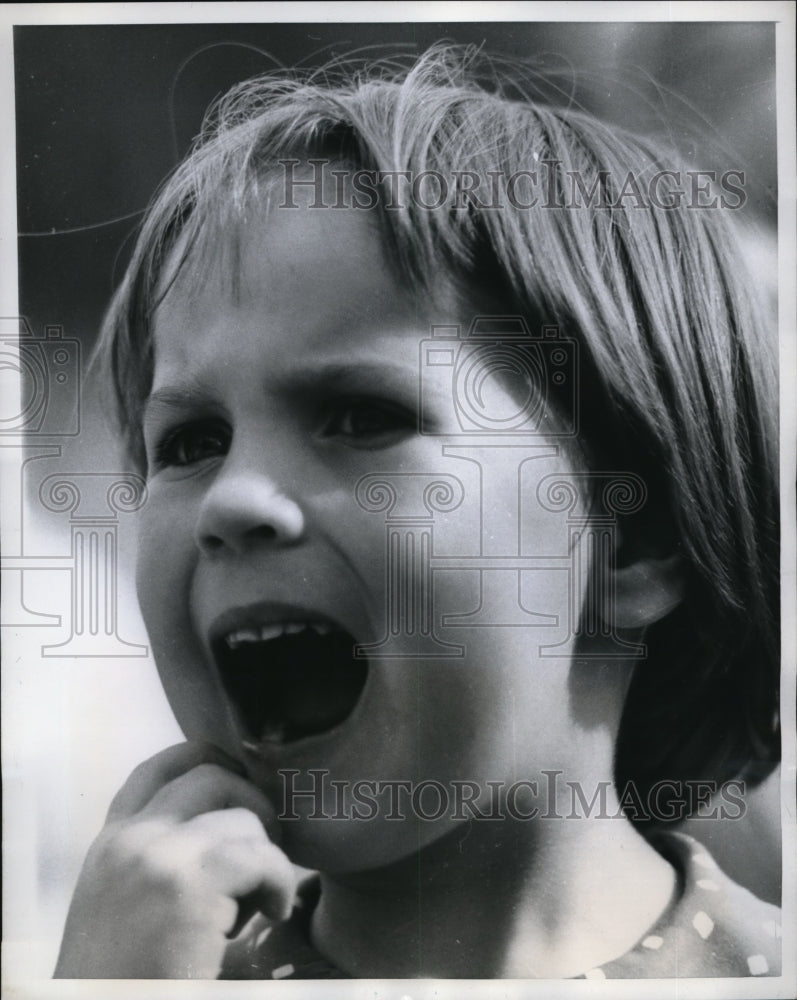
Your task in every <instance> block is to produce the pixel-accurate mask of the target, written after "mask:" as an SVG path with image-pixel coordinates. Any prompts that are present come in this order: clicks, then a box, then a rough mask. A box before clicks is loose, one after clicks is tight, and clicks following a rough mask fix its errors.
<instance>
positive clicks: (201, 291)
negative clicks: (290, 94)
mask: <svg viewBox="0 0 797 1000" xmlns="http://www.w3.org/2000/svg"><path fill="white" fill-rule="evenodd" d="M155 299H156V303H157V304H156V308H155V310H154V313H153V318H154V323H153V328H154V332H155V337H156V339H157V337H158V336H159V333H162V330H163V329H164V327H167V326H169V325H171V324H170V323H164V321H163V320H164V317H167V316H168V317H170V318H171V319H173V316H174V313H175V311H179V312H181V313H186V312H188V313H190V314H192V316H193V317H194V318H201V317H202V316H203V315H204V314H205V313H206V310H207V307H208V304H209V303H212V304H213V305H214V306H217V305H219V303H222V304H224V305H226V306H227V307H229V308H230V309H231V310H232V309H236V308H240V307H241V304H242V303H244V302H246V301H252V300H256V301H257V302H258V303H259V305H260V306H262V307H263V308H264V309H267V310H268V311H269V313H271V314H277V316H280V317H281V316H284V317H286V318H287V317H290V316H291V315H295V316H296V317H297V319H301V320H302V321H303V322H305V323H306V322H307V321H308V320H309V319H310V318H311V317H310V315H309V314H310V313H312V312H313V311H314V312H315V313H316V314H318V313H321V314H322V315H323V314H327V313H328V314H329V316H330V319H335V320H337V321H341V322H342V321H345V320H346V318H347V315H348V314H350V315H351V316H352V318H356V317H359V316H362V315H363V314H367V315H370V316H372V317H373V318H374V320H378V321H379V323H380V325H390V324H392V323H393V322H395V321H398V320H401V319H405V318H406V317H407V316H411V317H413V318H414V319H415V320H416V325H417V324H422V325H423V326H424V327H425V328H427V329H428V328H430V327H431V325H432V324H434V323H452V322H455V321H457V320H459V319H464V320H465V321H466V322H468V321H469V320H470V318H472V315H473V314H474V313H475V312H478V311H479V310H478V308H477V306H476V303H475V300H474V301H471V297H470V296H466V295H464V294H463V293H462V290H461V289H460V288H458V287H457V285H456V283H455V281H454V280H453V279H452V277H451V276H450V275H449V273H448V272H447V270H446V268H445V266H443V265H442V264H441V265H440V266H439V267H438V269H437V271H436V273H435V274H433V275H426V276H424V280H423V282H420V281H415V282H414V281H412V280H411V279H410V278H409V277H408V276H407V275H406V274H405V273H404V271H403V269H402V267H401V266H400V263H399V262H398V261H397V259H396V257H395V255H394V254H393V253H391V250H390V245H389V240H388V239H387V237H386V233H385V230H384V224H383V223H381V222H380V220H379V217H378V215H377V213H376V212H373V211H370V212H369V211H361V210H358V209H356V208H352V207H347V208H343V209H333V208H314V207H312V206H311V205H307V204H303V205H298V206H295V207H286V206H284V205H283V204H281V203H280V201H279V200H278V198H277V196H276V194H275V191H274V190H273V189H271V190H267V191H265V192H262V191H261V192H259V193H258V195H257V196H252V197H250V199H249V200H248V202H247V204H246V206H245V207H244V208H243V209H236V207H235V206H234V205H233V204H229V205H227V206H224V210H223V211H216V212H213V213H207V214H206V215H205V214H203V215H201V216H198V217H197V219H196V220H195V221H193V222H191V223H190V224H189V225H187V226H186V228H185V229H184V230H183V232H182V233H181V234H180V236H179V237H178V238H177V240H176V241H175V243H174V245H173V247H172V249H171V251H170V252H169V254H168V255H167V257H166V259H165V262H164V265H163V267H162V269H161V276H160V280H159V283H158V288H157V291H156V296H155ZM474 299H475V297H474Z"/></svg>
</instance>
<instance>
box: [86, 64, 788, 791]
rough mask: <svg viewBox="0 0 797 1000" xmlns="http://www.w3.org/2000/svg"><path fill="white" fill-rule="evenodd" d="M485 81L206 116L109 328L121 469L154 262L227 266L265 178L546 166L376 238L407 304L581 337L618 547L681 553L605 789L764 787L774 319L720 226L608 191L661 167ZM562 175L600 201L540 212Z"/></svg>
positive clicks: (442, 82) (340, 88)
mask: <svg viewBox="0 0 797 1000" xmlns="http://www.w3.org/2000/svg"><path fill="white" fill-rule="evenodd" d="M484 65H485V64H483V63H480V62H479V59H478V58H477V57H475V56H474V55H473V54H472V53H471V54H467V53H466V54H465V55H463V53H461V52H458V51H457V50H446V49H441V48H436V49H435V50H432V51H430V52H429V53H427V54H426V55H425V56H423V57H422V58H421V59H420V60H419V61H418V62H417V63H416V64H415V65H414V66H412V67H411V68H410V69H409V70H406V69H401V70H397V69H396V68H395V66H393V65H391V64H381V65H378V66H375V67H371V68H370V69H368V70H361V71H359V72H355V73H350V74H348V75H346V74H344V73H342V72H335V73H327V74H325V75H321V76H319V75H318V74H316V75H314V76H311V77H309V78H298V77H293V76H286V75H283V76H275V75H266V76H263V77H258V78H256V79H254V80H250V81H247V82H245V83H243V84H241V85H240V86H238V87H236V88H235V89H234V90H233V91H232V92H231V93H230V94H228V95H227V96H226V97H225V98H223V100H222V101H221V102H220V103H219V104H218V105H217V106H216V107H215V108H214V109H213V110H212V112H211V113H210V114H209V116H208V118H207V120H206V123H205V126H204V128H203V132H202V134H201V136H200V137H199V139H198V141H197V143H196V145H195V147H194V149H193V150H192V152H191V153H190V155H189V156H188V158H187V159H186V160H185V161H184V162H183V163H182V164H181V165H180V166H179V167H178V168H177V170H176V171H175V172H174V174H173V175H172V176H171V177H170V178H169V179H168V181H167V182H166V183H165V185H164V186H163V188H162V189H161V191H160V192H159V194H158V195H157V197H156V198H155V200H154V202H153V204H152V206H151V208H150V210H149V212H148V214H147V216H146V218H145V220H144V222H143V225H142V227H141V230H140V233H139V237H138V242H137V244H136V247H135V250H134V252H133V255H132V260H131V262H130V265H129V267H128V269H127V273H126V275H125V277H124V280H123V282H122V284H121V287H120V288H119V290H118V292H117V294H116V296H115V298H114V300H113V302H112V304H111V307H110V310H109V312H108V314H107V317H106V320H105V324H104V330H103V336H102V338H101V346H100V351H101V353H102V355H103V358H104V359H105V362H106V364H107V366H108V370H109V373H110V378H111V380H112V383H113V385H114V387H115V393H116V400H117V403H118V412H119V414H120V417H121V424H122V429H123V432H124V434H125V436H126V440H127V442H128V446H129V450H130V453H131V454H132V456H133V458H134V460H135V461H137V462H138V463H139V464H143V463H144V461H145V460H144V456H143V448H142V445H141V434H140V413H141V407H142V405H143V402H144V400H145V399H146V397H147V394H148V392H149V389H150V384H151V379H152V366H153V353H152V336H151V321H152V316H153V311H154V309H155V307H156V305H157V302H158V299H159V296H160V295H162V294H163V284H164V264H165V261H166V259H167V258H169V257H170V256H171V255H172V254H173V251H174V248H175V246H176V245H177V241H178V238H179V246H180V247H181V248H182V249H181V250H180V254H181V259H180V261H179V262H178V265H177V267H172V266H170V274H171V276H172V277H174V275H175V274H176V273H177V272H178V271H179V266H180V264H181V263H182V262H184V260H185V259H186V258H187V257H189V256H193V257H194V258H196V259H200V260H201V259H202V258H203V257H204V258H206V259H207V260H210V259H211V257H212V256H214V255H216V254H218V253H219V252H221V249H220V248H221V246H222V245H225V246H227V247H228V248H232V250H233V251H234V241H235V236H234V235H233V234H234V231H235V230H236V226H235V225H234V224H232V223H234V222H235V220H236V219H239V218H241V217H242V215H243V213H244V212H246V211H247V210H248V207H249V206H251V205H252V196H253V195H256V194H257V193H258V192H259V191H260V192H262V190H263V189H264V188H268V187H269V184H272V185H273V182H274V178H275V177H276V176H277V175H278V173H279V171H280V169H281V167H280V161H284V160H290V159H295V160H299V161H301V162H306V161H307V160H308V159H309V158H313V157H317V158H329V159H330V160H333V161H335V162H336V163H339V164H345V165H348V166H350V167H351V168H352V169H360V170H366V171H371V172H373V175H374V177H375V178H377V180H376V182H375V188H376V189H379V187H380V182H379V181H378V177H379V176H380V172H381V175H382V176H385V175H387V174H389V173H390V172H395V171H411V172H412V174H413V175H415V176H417V175H419V174H420V173H422V172H424V171H430V172H433V173H437V174H439V175H440V176H442V177H451V176H453V175H455V174H457V173H458V174H460V175H461V174H462V173H463V172H466V171H467V172H472V174H473V175H474V176H476V177H478V178H479V179H480V180H481V181H482V182H483V184H484V189H485V190H486V189H488V188H489V187H490V184H491V183H494V182H493V181H492V180H491V178H492V177H494V176H496V175H497V176H500V177H503V178H507V177H511V176H513V175H520V174H523V172H524V171H527V172H532V171H533V170H534V169H536V168H537V167H538V166H539V164H541V163H543V162H545V163H549V164H552V166H551V167H550V176H551V177H552V178H553V184H554V195H553V197H552V199H549V203H548V204H542V205H537V206H536V207H534V208H530V209H526V208H523V207H519V206H516V205H515V206H513V205H511V204H505V205H504V207H503V208H500V209H495V208H493V207H491V206H489V205H487V206H485V205H479V204H478V203H477V201H476V200H474V199H462V198H461V197H460V196H459V195H458V196H457V197H458V198H459V199H460V200H459V202H458V203H457V204H454V203H453V202H452V201H451V200H450V199H449V200H448V201H446V203H445V204H443V205H441V206H439V207H438V208H437V209H436V210H434V211H430V210H428V208H426V207H424V206H423V205H419V204H418V203H417V201H416V200H413V199H407V200H406V201H405V203H403V204H400V205H398V206H397V207H393V208H388V207H386V203H387V201H388V199H387V198H384V199H379V203H378V204H377V205H376V206H375V211H377V212H378V213H379V218H380V222H381V232H382V234H383V238H384V241H385V245H386V247H387V248H388V249H389V251H390V252H391V253H392V254H393V256H394V257H395V260H396V263H397V266H398V268H399V269H400V273H401V274H402V275H403V277H404V279H405V280H406V282H407V284H408V287H411V288H416V289H425V290H428V288H427V285H428V283H429V282H430V281H432V280H433V276H434V275H435V274H436V273H438V272H439V267H440V262H441V261H443V262H445V265H446V266H447V268H448V269H449V271H450V273H451V275H452V276H453V278H454V279H455V280H457V281H461V282H462V284H463V286H464V287H466V288H471V289H477V290H478V291H479V292H480V293H482V294H484V295H485V296H488V297H489V298H490V299H491V300H493V301H496V302H501V303H502V311H503V312H505V313H517V314H522V315H525V316H526V317H527V318H529V319H530V323H531V325H532V326H534V324H535V323H536V322H537V321H538V320H541V321H544V322H547V323H551V324H555V325H557V326H559V327H560V328H561V329H562V330H563V331H565V332H566V333H567V334H568V335H569V336H571V337H575V338H576V339H577V340H578V342H579V345H580V385H581V395H580V398H579V420H580V429H581V437H582V439H583V440H584V442H585V444H586V449H587V453H588V454H589V455H590V456H592V459H593V461H594V462H595V463H596V465H597V467H598V468H611V469H623V470H628V471H631V472H635V473H637V474H638V475H640V476H641V477H642V478H643V480H644V481H645V483H646V485H647V488H648V494H649V497H650V498H651V500H650V503H649V504H648V506H647V508H646V510H645V511H643V512H642V513H641V514H640V515H638V516H636V517H635V519H634V520H633V521H632V522H631V523H630V524H629V525H628V526H626V529H627V533H628V532H631V533H632V534H634V535H635V536H636V537H637V538H638V539H642V540H643V542H644V543H646V544H648V545H657V546H659V547H668V548H670V549H671V550H673V551H674V550H677V551H678V552H680V553H681V555H682V556H683V558H684V560H685V562H686V564H687V566H688V578H689V579H688V591H687V595H686V598H685V600H684V601H683V603H682V604H681V606H680V607H679V608H678V609H677V610H676V611H674V612H673V613H672V614H670V615H669V616H668V617H667V618H665V619H664V621H662V622H661V623H659V624H657V625H656V626H654V627H652V628H651V629H650V631H649V633H648V635H647V636H646V641H647V644H648V648H649V651H650V653H649V657H648V659H647V661H646V662H645V663H643V664H640V665H639V667H638V668H637V670H636V673H635V676H634V679H633V682H632V685H631V689H630V691H629V695H628V699H627V703H626V709H625V713H624V717H623V721H622V724H621V729H620V734H619V739H618V746H617V760H616V777H617V779H618V781H620V782H621V783H624V782H626V781H628V780H633V781H634V782H635V783H636V784H637V788H638V789H639V790H640V792H641V793H642V794H644V793H645V789H646V788H649V787H650V786H652V785H653V784H655V783H657V782H658V781H660V780H668V781H675V782H678V781H683V780H688V779H696V778H700V779H703V778H711V779H714V780H718V781H720V780H725V779H727V778H730V777H733V776H736V775H738V774H740V773H746V774H747V775H748V776H749V777H755V776H758V777H760V776H762V775H763V774H765V773H766V772H767V770H768V769H770V768H771V767H772V766H773V762H774V761H775V760H776V759H777V757H778V752H779V735H778V727H777V687H778V675H779V620H778V611H779V579H778V514H777V511H778V507H777V504H778V491H777V461H778V439H777V415H776V414H777V410H776V402H777V387H776V365H775V352H774V344H773V329H772V320H771V313H770V310H769V309H768V308H767V307H766V306H764V305H763V304H762V303H761V302H759V301H757V300H756V297H755V294H754V291H753V288H752V282H751V279H750V276H749V274H747V272H746V271H745V268H744V266H743V264H742V254H741V252H740V249H739V245H738V238H737V235H736V233H735V224H734V222H733V220H732V219H731V218H730V216H731V215H732V213H731V212H730V211H729V210H726V211H722V210H721V209H720V210H716V209H715V210H712V209H705V208H699V207H696V206H693V205H689V204H683V203H682V202H681V203H677V204H674V205H672V206H671V207H663V206H662V205H660V204H653V203H648V204H644V203H643V204H640V199H639V198H638V197H636V196H634V197H631V198H624V197H620V196H619V195H620V194H621V193H622V192H621V188H622V185H623V181H624V179H626V178H627V177H628V175H629V174H632V175H633V176H634V178H636V179H637V180H640V179H642V180H644V179H650V178H651V177H653V176H659V178H660V180H661V181H662V182H663V186H661V187H659V188H658V190H659V191H660V192H661V193H662V196H664V195H666V194H669V195H671V196H674V194H675V193H676V188H677V181H676V179H675V175H677V174H678V171H677V169H674V168H677V166H678V158H677V157H676V156H675V155H674V154H673V153H672V152H670V151H668V150H667V149H664V148H662V147H661V146H659V145H658V144H657V143H655V142H653V141H651V140H648V139H644V138H639V137H635V136H632V135H630V134H628V133H626V132H624V131H623V130H621V129H618V128H615V127H609V126H607V125H605V124H603V123H601V122H599V121H597V120H596V119H594V118H592V117H590V116H588V115H586V114H583V113H581V112H578V111H574V110H572V109H568V108H556V107H552V106H549V105H543V104H540V103H537V102H535V101H533V100H530V99H529V98H528V88H525V89H524V86H523V82H522V79H521V76H520V75H519V74H518V72H517V71H512V72H504V71H502V72H500V73H499V72H496V71H495V68H494V66H493V65H490V66H489V67H488V70H487V71H485V69H484ZM573 176H577V177H578V178H580V182H581V183H582V185H583V187H582V193H583V192H584V191H585V190H586V191H589V190H590V189H593V186H594V185H595V184H596V183H597V184H598V185H599V188H600V189H601V190H603V191H605V192H606V193H607V198H606V199H605V200H606V202H608V204H594V203H589V204H586V205H578V206H574V205H563V204H559V202H561V201H562V200H563V198H564V195H565V194H567V192H568V191H572V190H574V189H573V180H572V178H573ZM657 183H659V182H657ZM601 185H602V187H601ZM557 192H558V193H559V195H560V197H559V198H558V199H557ZM452 197H453V194H452ZM643 200H644V199H643ZM669 200H670V201H672V200H675V201H676V202H677V201H678V199H674V197H670V198H669ZM234 267H235V264H234V257H233V258H232V259H231V268H232V270H233V271H234ZM200 269H201V268H200Z"/></svg>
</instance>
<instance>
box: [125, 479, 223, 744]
mask: <svg viewBox="0 0 797 1000" xmlns="http://www.w3.org/2000/svg"><path fill="white" fill-rule="evenodd" d="M192 525H193V520H192V517H191V513H190V509H189V508H188V507H187V505H186V504H185V503H183V504H180V505H177V504H170V503H167V502H165V501H164V500H162V499H161V498H160V497H159V496H158V495H157V493H155V494H154V495H151V496H150V500H149V501H148V503H147V506H146V508H145V509H144V511H142V516H141V518H140V522H139V537H138V558H137V564H136V589H137V592H138V600H139V604H140V606H141V612H142V615H143V618H144V622H145V624H146V626H147V633H148V635H149V639H150V643H151V646H152V652H153V656H154V658H155V663H156V666H157V668H158V673H159V675H160V679H161V683H162V684H163V688H164V691H165V693H166V697H167V698H168V700H169V704H170V705H171V708H172V711H173V712H174V715H175V718H176V719H177V722H178V723H179V725H180V727H181V729H182V730H183V733H184V734H185V736H186V737H187V738H188V739H192V740H208V741H210V742H213V743H216V744H218V745H219V746H222V747H224V748H226V749H229V748H231V747H235V746H236V745H237V744H236V742H235V740H234V739H233V736H232V733H231V730H230V726H229V723H228V721H227V718H226V712H225V710H224V709H223V707H222V706H223V701H222V700H221V699H220V697H219V692H218V690H217V686H216V682H215V680H214V678H213V675H212V673H211V671H210V670H209V668H208V665H207V663H206V662H205V660H204V655H203V652H202V649H201V647H200V645H199V643H198V642H197V639H196V637H195V635H194V630H193V628H192V625H191V613H190V596H191V585H192V578H193V574H194V569H195V564H196V548H195V546H194V543H193V531H192Z"/></svg>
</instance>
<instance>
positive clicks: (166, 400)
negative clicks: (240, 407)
mask: <svg viewBox="0 0 797 1000" xmlns="http://www.w3.org/2000/svg"><path fill="white" fill-rule="evenodd" d="M212 399H213V391H212V389H211V387H210V386H209V385H208V384H207V383H205V382H204V381H203V380H202V379H193V378H192V379H190V380H186V381H185V382H180V383H176V384H175V385H165V386H163V387H162V388H160V389H156V390H155V391H154V392H151V393H150V394H149V396H147V398H146V399H145V400H144V406H143V408H142V412H143V415H144V418H145V419H146V415H147V413H148V411H149V410H151V409H158V408H159V407H163V408H173V409H188V408H190V407H192V406H197V405H201V404H207V403H208V402H210V401H211V400H212Z"/></svg>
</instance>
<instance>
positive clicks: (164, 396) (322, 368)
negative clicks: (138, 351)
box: [143, 360, 419, 419]
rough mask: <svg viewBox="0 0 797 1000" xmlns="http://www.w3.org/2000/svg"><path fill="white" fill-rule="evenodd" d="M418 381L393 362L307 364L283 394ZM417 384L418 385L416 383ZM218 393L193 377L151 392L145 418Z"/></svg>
mask: <svg viewBox="0 0 797 1000" xmlns="http://www.w3.org/2000/svg"><path fill="white" fill-rule="evenodd" d="M410 375H413V376H415V377H416V378H417V377H418V375H419V368H418V367H416V366H415V365H410V364H406V365H405V364H397V363H395V362H391V361H373V362H372V361H370V360H369V361H362V362H359V361H356V360H355V361H353V362H343V361H331V362H329V363H323V364H320V365H307V366H304V367H302V368H298V369H295V370H293V371H291V372H290V373H288V374H287V375H286V376H285V378H284V379H282V380H281V386H280V389H281V391H282V392H285V393H291V392H298V393H310V392H312V391H313V390H314V389H318V388H319V387H320V386H325V385H335V384H341V383H342V384H344V385H345V384H346V383H347V382H348V383H349V384H351V383H352V382H361V383H362V384H363V386H373V385H374V384H375V383H378V382H387V383H388V384H389V385H390V386H391V387H393V388H398V387H399V386H402V387H403V386H406V384H407V381H408V376H410ZM416 384H417V383H416ZM216 395H217V393H216V392H215V391H214V390H213V388H212V386H211V384H210V383H209V382H207V381H206V380H205V379H203V378H198V377H196V378H194V377H192V378H190V379H187V380H186V381H185V382H179V383H175V384H173V385H165V386H162V387H161V388H160V389H156V390H155V391H154V392H151V393H150V394H149V396H148V397H147V398H146V399H145V400H144V406H143V415H144V419H146V417H147V414H148V412H149V411H151V410H153V409H155V410H157V409H159V408H163V409H190V408H192V407H196V406H203V405H205V406H206V405H208V404H209V403H211V402H213V400H214V398H215V397H216Z"/></svg>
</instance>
